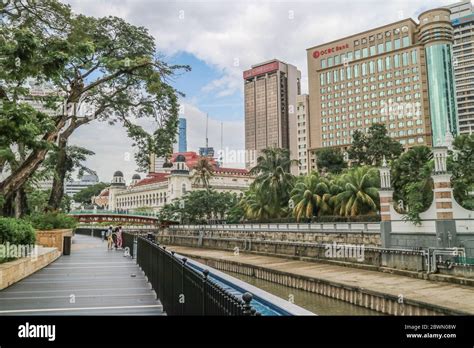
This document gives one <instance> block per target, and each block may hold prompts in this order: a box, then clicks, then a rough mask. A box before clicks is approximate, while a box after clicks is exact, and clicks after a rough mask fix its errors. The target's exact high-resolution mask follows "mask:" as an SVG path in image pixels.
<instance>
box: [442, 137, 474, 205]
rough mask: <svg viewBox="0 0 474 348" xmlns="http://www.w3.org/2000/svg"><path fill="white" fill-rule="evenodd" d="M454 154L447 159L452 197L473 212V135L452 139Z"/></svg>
mask: <svg viewBox="0 0 474 348" xmlns="http://www.w3.org/2000/svg"><path fill="white" fill-rule="evenodd" d="M453 146H454V153H452V154H451V156H450V157H449V158H448V170H449V171H450V172H451V173H452V179H451V182H452V185H453V191H454V197H455V198H456V200H457V201H458V202H459V204H461V205H462V206H464V207H465V208H467V209H471V210H474V196H473V195H472V192H473V191H474V134H470V135H467V134H462V135H459V136H457V137H456V138H455V139H454V143H453Z"/></svg>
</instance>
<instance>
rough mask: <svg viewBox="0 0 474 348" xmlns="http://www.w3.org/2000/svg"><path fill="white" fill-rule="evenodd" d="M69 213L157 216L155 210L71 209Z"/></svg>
mask: <svg viewBox="0 0 474 348" xmlns="http://www.w3.org/2000/svg"><path fill="white" fill-rule="evenodd" d="M69 214H70V215H96V214H97V215H130V216H143V217H158V215H159V214H158V213H157V212H137V211H129V210H101V209H97V210H72V211H70V212H69Z"/></svg>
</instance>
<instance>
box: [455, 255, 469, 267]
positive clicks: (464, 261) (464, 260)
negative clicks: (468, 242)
mask: <svg viewBox="0 0 474 348" xmlns="http://www.w3.org/2000/svg"><path fill="white" fill-rule="evenodd" d="M454 262H455V263H458V264H462V265H474V257H466V256H456V257H455V258H454Z"/></svg>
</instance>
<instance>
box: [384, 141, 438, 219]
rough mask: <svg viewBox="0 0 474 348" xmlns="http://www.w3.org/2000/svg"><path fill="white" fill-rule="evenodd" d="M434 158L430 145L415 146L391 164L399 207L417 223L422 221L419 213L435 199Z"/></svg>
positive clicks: (395, 196) (395, 198)
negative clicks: (432, 175)
mask: <svg viewBox="0 0 474 348" xmlns="http://www.w3.org/2000/svg"><path fill="white" fill-rule="evenodd" d="M432 158H433V154H432V153H431V149H430V148H429V147H427V146H414V147H412V148H411V149H410V150H408V151H407V152H405V153H404V154H402V155H401V156H400V158H398V159H396V160H394V161H393V162H392V164H391V177H392V186H393V189H394V200H395V203H396V206H397V209H398V210H399V211H400V212H401V213H407V218H408V219H409V220H411V221H413V222H415V223H419V222H420V216H419V214H420V213H421V212H423V211H424V210H426V209H428V208H429V206H430V205H431V203H432V201H433V191H432V186H433V183H432V180H431V173H432V162H431V159H432Z"/></svg>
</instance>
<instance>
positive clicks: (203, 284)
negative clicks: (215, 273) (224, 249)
mask: <svg viewBox="0 0 474 348" xmlns="http://www.w3.org/2000/svg"><path fill="white" fill-rule="evenodd" d="M202 274H203V277H202V312H201V315H206V284H207V276H208V275H209V271H208V270H207V269H205V270H204V271H202Z"/></svg>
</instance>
